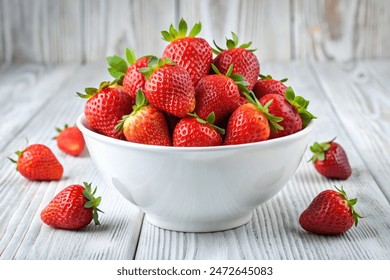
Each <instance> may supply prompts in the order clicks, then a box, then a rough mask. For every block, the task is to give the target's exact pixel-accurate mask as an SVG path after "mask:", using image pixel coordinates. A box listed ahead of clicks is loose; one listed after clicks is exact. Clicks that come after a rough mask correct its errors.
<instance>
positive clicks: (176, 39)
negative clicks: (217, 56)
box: [161, 18, 213, 87]
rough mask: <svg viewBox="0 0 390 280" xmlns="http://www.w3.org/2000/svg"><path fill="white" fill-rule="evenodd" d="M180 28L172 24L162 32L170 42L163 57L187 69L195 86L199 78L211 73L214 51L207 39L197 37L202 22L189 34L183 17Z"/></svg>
mask: <svg viewBox="0 0 390 280" xmlns="http://www.w3.org/2000/svg"><path fill="white" fill-rule="evenodd" d="M178 29H179V30H177V29H175V28H174V27H173V25H171V26H170V27H169V31H162V32H161V35H162V36H163V38H164V40H165V41H167V42H170V44H169V45H168V46H166V47H165V49H164V53H163V55H162V57H163V58H170V59H171V60H172V61H173V62H175V63H176V64H177V65H179V66H181V67H183V68H184V69H186V70H187V71H188V73H189V74H190V76H191V80H192V83H193V85H194V87H195V86H196V85H197V84H198V82H199V80H200V79H201V78H203V77H204V76H206V75H207V74H208V73H209V71H210V65H211V61H212V59H213V53H212V51H211V47H210V45H209V43H207V41H206V40H204V39H202V38H196V35H198V34H199V33H200V31H201V30H202V24H201V23H200V22H198V23H196V24H195V25H194V27H193V28H192V29H191V31H190V33H189V35H188V36H187V23H186V22H185V20H184V19H183V18H182V19H181V20H180V22H179V28H178Z"/></svg>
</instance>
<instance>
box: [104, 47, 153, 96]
mask: <svg viewBox="0 0 390 280" xmlns="http://www.w3.org/2000/svg"><path fill="white" fill-rule="evenodd" d="M149 57H150V56H144V57H141V58H139V59H138V60H137V59H136V57H135V55H134V52H133V51H132V50H130V49H128V48H126V59H127V62H126V61H125V60H124V59H123V58H121V57H120V56H117V55H114V56H109V57H107V62H108V64H109V65H110V68H108V72H110V74H111V76H113V77H114V78H115V81H116V82H117V83H118V84H120V85H123V90H124V91H125V92H126V93H127V94H129V95H130V96H131V97H132V98H133V99H135V95H136V94H137V90H138V89H139V88H140V89H142V90H143V88H144V85H145V77H144V75H142V74H141V72H139V69H140V68H143V67H147V66H148V60H149Z"/></svg>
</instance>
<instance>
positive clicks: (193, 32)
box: [188, 21, 202, 37]
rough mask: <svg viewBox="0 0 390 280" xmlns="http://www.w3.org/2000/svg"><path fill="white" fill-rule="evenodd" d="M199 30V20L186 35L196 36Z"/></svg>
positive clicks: (200, 28)
mask: <svg viewBox="0 0 390 280" xmlns="http://www.w3.org/2000/svg"><path fill="white" fill-rule="evenodd" d="M200 31H202V23H201V22H200V21H199V22H198V23H196V24H195V25H194V27H192V29H191V31H190V34H189V35H188V37H196V36H197V35H198V34H199V33H200Z"/></svg>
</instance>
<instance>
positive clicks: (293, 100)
mask: <svg viewBox="0 0 390 280" xmlns="http://www.w3.org/2000/svg"><path fill="white" fill-rule="evenodd" d="M285 97H286V100H287V101H288V103H290V104H291V106H293V107H294V108H295V109H296V110H297V111H298V113H299V116H300V117H301V119H302V126H303V128H305V127H306V126H307V125H308V124H309V123H310V121H311V120H312V119H316V118H317V117H316V116H314V115H313V114H312V113H310V112H309V111H308V110H307V107H308V106H309V103H310V102H309V101H308V100H306V99H305V98H303V97H302V96H295V93H294V90H293V89H292V88H291V87H288V88H287V89H286V92H285Z"/></svg>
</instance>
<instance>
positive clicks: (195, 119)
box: [173, 112, 225, 147]
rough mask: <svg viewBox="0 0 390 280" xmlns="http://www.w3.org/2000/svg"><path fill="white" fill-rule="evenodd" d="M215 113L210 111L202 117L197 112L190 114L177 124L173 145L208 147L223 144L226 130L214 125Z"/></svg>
mask: <svg viewBox="0 0 390 280" xmlns="http://www.w3.org/2000/svg"><path fill="white" fill-rule="evenodd" d="M214 120H215V115H214V113H213V112H212V113H210V115H208V116H207V118H206V119H205V120H204V119H201V118H200V117H199V116H198V115H196V114H189V116H188V117H186V118H183V119H181V120H180V121H179V123H178V124H177V125H176V127H175V130H174V131H173V146H177V147H206V146H219V145H222V136H221V134H222V135H223V134H225V130H224V129H222V128H219V127H218V126H215V125H214Z"/></svg>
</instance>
